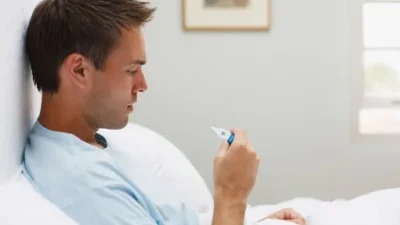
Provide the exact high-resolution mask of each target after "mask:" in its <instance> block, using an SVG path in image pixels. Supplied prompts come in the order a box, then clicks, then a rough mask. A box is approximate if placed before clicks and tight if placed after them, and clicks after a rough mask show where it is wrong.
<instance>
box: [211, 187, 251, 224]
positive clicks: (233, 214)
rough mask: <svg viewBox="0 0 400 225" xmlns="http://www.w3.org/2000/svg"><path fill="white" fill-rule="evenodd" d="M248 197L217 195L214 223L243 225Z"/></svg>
mask: <svg viewBox="0 0 400 225" xmlns="http://www.w3.org/2000/svg"><path fill="white" fill-rule="evenodd" d="M246 207H247V203H246V199H238V198H231V197H227V196H223V195H218V194H217V195H216V197H215V201H214V216H213V223H212V225H243V224H244V217H245V212H246Z"/></svg>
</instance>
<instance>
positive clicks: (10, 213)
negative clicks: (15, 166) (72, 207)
mask: <svg viewBox="0 0 400 225" xmlns="http://www.w3.org/2000/svg"><path fill="white" fill-rule="evenodd" d="M0 224H1V225H32V224H41V225H78V224H77V223H76V222H74V221H73V220H72V219H71V218H70V217H68V216H67V215H66V214H64V212H62V211H61V210H60V209H58V208H57V207H56V206H55V205H54V204H52V203H50V202H49V201H48V200H46V199H45V198H43V197H42V196H41V195H40V194H38V193H37V192H36V191H35V190H34V189H33V187H32V186H31V184H30V183H29V182H28V180H27V179H26V178H25V177H24V176H23V175H22V173H21V170H20V171H19V172H18V174H16V175H15V176H14V178H13V179H12V180H10V181H9V182H7V183H5V184H3V185H1V186H0Z"/></svg>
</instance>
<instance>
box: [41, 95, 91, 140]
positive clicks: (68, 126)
mask: <svg viewBox="0 0 400 225" xmlns="http://www.w3.org/2000/svg"><path fill="white" fill-rule="evenodd" d="M52 98H53V97H52V96H43V98H42V107H41V110H40V115H39V118H38V121H39V123H40V124H41V125H42V126H44V127H46V128H47V129H49V130H52V131H58V132H64V133H70V134H73V135H75V136H76V137H78V138H79V139H81V140H82V141H84V142H87V143H89V144H91V145H95V146H98V143H97V141H96V139H95V133H96V132H97V130H98V128H96V127H94V126H92V125H91V124H89V123H88V122H87V121H85V118H83V116H82V115H81V114H79V113H77V110H74V108H73V107H71V106H68V105H61V104H58V103H57V102H61V101H55V100H54V99H52Z"/></svg>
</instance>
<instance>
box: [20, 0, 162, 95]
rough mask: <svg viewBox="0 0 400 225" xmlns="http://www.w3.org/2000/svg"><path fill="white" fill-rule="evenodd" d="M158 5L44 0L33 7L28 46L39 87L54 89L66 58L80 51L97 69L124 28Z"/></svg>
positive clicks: (122, 0) (149, 15)
mask: <svg viewBox="0 0 400 225" xmlns="http://www.w3.org/2000/svg"><path fill="white" fill-rule="evenodd" d="M154 11H155V9H154V8H151V7H149V6H148V3H147V2H140V1H138V0H43V1H42V2H40V3H39V4H38V5H37V6H36V8H35V10H34V11H33V14H32V17H31V19H30V21H29V25H28V28H27V31H26V36H25V49H26V53H27V57H28V60H29V62H30V65H31V69H32V75H33V80H34V82H35V84H36V86H37V88H38V90H39V91H43V92H51V93H55V92H57V91H58V87H59V80H60V79H59V75H58V71H59V68H60V66H61V64H62V63H63V61H64V60H65V58H66V57H67V56H68V55H70V54H72V53H79V54H82V55H84V56H85V57H87V58H88V59H90V60H91V61H92V62H93V64H94V66H95V67H96V69H99V70H101V69H103V67H104V62H105V60H106V58H107V56H108V54H109V53H110V52H111V50H112V49H113V47H114V46H115V44H116V41H117V40H118V39H119V37H120V35H121V30H122V29H123V28H130V27H131V26H142V25H143V24H144V23H146V22H148V21H150V20H151V19H152V15H153V13H154Z"/></svg>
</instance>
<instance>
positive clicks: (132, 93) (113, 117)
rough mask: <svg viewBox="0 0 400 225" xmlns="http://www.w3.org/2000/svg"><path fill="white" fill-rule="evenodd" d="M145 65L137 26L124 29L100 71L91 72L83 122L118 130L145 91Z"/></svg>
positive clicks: (124, 123)
mask: <svg viewBox="0 0 400 225" xmlns="http://www.w3.org/2000/svg"><path fill="white" fill-rule="evenodd" d="M145 62H146V53H145V47H144V39H143V34H142V30H141V28H140V27H134V28H132V29H130V30H123V31H122V35H121V38H120V40H119V43H118V44H117V46H116V48H115V49H114V50H113V51H112V52H111V53H110V55H109V56H108V58H107V59H106V62H105V64H104V69H103V70H102V71H94V72H93V74H92V76H90V85H89V87H88V91H87V92H86V94H85V101H84V102H85V104H84V106H83V107H84V116H85V119H86V120H87V121H88V122H89V123H92V124H91V125H92V126H95V127H97V128H107V129H120V128H123V127H124V126H125V125H126V124H127V123H128V119H129V114H130V113H131V112H132V111H133V109H134V103H136V101H137V96H138V93H139V92H143V91H145V90H146V89H147V83H146V80H145V78H144V75H143V71H142V65H143V64H145Z"/></svg>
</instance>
